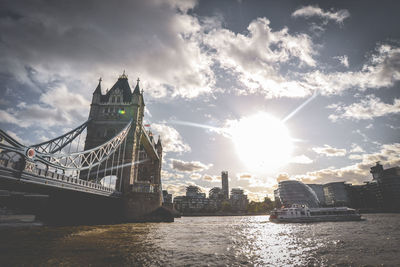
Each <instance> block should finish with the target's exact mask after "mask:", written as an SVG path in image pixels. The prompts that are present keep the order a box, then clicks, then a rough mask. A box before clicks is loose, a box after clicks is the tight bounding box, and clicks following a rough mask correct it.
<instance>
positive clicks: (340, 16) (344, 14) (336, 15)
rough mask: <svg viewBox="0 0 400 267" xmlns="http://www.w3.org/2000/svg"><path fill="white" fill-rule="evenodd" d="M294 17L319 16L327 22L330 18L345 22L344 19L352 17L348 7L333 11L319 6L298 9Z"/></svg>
mask: <svg viewBox="0 0 400 267" xmlns="http://www.w3.org/2000/svg"><path fill="white" fill-rule="evenodd" d="M292 16H293V17H305V18H310V17H319V18H321V19H323V20H324V21H325V22H327V21H328V20H333V21H335V22H336V23H343V21H344V20H345V19H346V18H348V17H350V13H349V11H348V10H346V9H341V10H338V11H336V12H333V11H324V10H322V9H321V8H320V7H318V6H305V7H302V8H299V9H297V10H296V11H295V12H293V13H292Z"/></svg>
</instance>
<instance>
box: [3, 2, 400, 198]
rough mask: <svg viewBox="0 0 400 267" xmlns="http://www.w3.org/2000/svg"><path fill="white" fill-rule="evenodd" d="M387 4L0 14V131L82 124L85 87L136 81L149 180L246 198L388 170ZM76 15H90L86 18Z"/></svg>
mask: <svg viewBox="0 0 400 267" xmlns="http://www.w3.org/2000/svg"><path fill="white" fill-rule="evenodd" d="M399 8H400V4H399V3H397V2H394V1H362V2H361V1H341V2H337V1H296V2H289V1H285V2H282V1H255V0H254V1H250V0H249V1H246V0H243V1H208V0H207V1H194V0H193V1H178V0H171V1H166V2H164V1H158V0H151V1H119V2H118V4H115V3H112V2H110V1H83V2H82V3H80V4H79V5H77V4H75V3H72V2H71V3H70V2H66V3H59V2H47V3H42V2H36V1H2V3H0V10H1V11H0V62H1V64H0V88H1V94H2V97H1V98H0V128H1V129H3V130H5V131H6V132H7V133H8V134H10V135H11V136H13V137H14V138H16V139H17V140H19V141H21V142H22V143H24V144H33V143H39V142H42V141H45V140H48V139H51V138H53V137H56V136H58V135H60V134H62V133H65V132H67V131H68V130H70V129H72V128H74V127H76V126H78V125H80V124H81V123H83V122H84V121H85V120H86V119H87V118H88V114H89V109H90V101H91V97H92V93H93V92H94V90H95V88H96V86H97V84H98V80H99V78H100V77H102V88H103V90H104V92H103V93H105V90H106V88H111V86H112V85H113V84H114V83H115V82H116V80H117V78H118V77H119V75H121V74H122V73H123V72H124V71H125V73H126V74H127V76H128V78H129V83H130V86H131V87H132V88H134V87H135V84H136V82H137V81H136V80H137V79H138V77H139V78H140V88H141V89H143V90H144V102H145V104H146V109H145V124H150V129H151V130H152V131H153V132H154V134H155V135H158V134H160V135H161V139H162V141H163V151H164V157H163V167H162V183H163V187H164V189H167V190H168V192H169V193H173V195H174V196H177V195H183V194H184V193H185V189H186V187H187V186H188V185H197V186H199V187H200V188H202V190H203V192H208V191H209V190H210V189H211V188H213V187H215V186H220V184H221V171H223V170H226V171H228V172H229V187H230V188H242V189H244V193H245V194H246V195H248V196H249V199H251V200H263V198H264V197H265V196H266V194H268V195H269V197H271V198H272V197H273V190H274V189H276V188H277V185H278V182H279V181H282V180H286V179H297V180H300V181H302V182H304V183H315V184H318V183H328V182H339V181H346V182H349V183H353V184H357V183H358V184H359V183H362V182H363V181H367V180H371V179H372V177H371V174H370V173H369V170H370V168H371V167H372V166H373V165H375V162H376V161H381V163H382V164H384V165H385V167H394V166H399V165H400V159H399V156H398V155H399V154H400V135H399V134H398V132H399V129H400V117H399V113H400V90H399V89H400V88H399V85H400V84H399V80H400V65H399V62H400V32H399V30H398V24H399V22H400V19H399V16H398V10H399ZM89 10H90V11H89Z"/></svg>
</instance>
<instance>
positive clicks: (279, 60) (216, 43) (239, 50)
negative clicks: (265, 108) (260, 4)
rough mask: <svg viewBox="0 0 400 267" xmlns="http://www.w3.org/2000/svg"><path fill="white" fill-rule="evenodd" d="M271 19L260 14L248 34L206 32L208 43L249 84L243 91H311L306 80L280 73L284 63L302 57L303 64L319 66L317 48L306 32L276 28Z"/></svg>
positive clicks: (269, 93) (275, 93)
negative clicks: (294, 78)
mask: <svg viewBox="0 0 400 267" xmlns="http://www.w3.org/2000/svg"><path fill="white" fill-rule="evenodd" d="M269 23H270V22H269V20H268V19H266V18H258V19H256V20H254V21H252V22H251V23H250V24H249V26H248V28H247V29H248V34H240V33H238V34H235V33H234V32H232V31H230V30H227V29H221V28H219V29H214V30H212V31H210V32H209V33H208V34H206V35H204V43H205V44H206V45H208V46H209V47H210V48H212V49H214V50H215V54H213V58H214V60H215V61H216V62H218V63H219V65H220V66H221V67H222V68H224V69H226V70H229V71H233V72H234V73H235V74H236V75H237V77H238V80H239V81H240V82H241V83H242V84H243V85H244V86H245V87H246V89H245V90H244V91H243V92H242V93H252V92H261V93H263V94H264V95H265V96H266V97H268V98H271V97H281V96H289V97H304V96H306V95H309V94H310V93H311V91H310V90H309V88H307V86H305V85H303V84H302V83H298V82H295V81H291V80H290V79H287V78H286V77H283V76H281V74H280V73H279V69H280V64H284V63H290V62H293V60H298V62H299V64H300V65H304V66H311V67H313V66H316V62H315V60H314V58H313V55H314V54H315V51H316V50H315V48H314V46H313V43H312V41H311V39H310V37H309V36H308V35H306V34H296V35H291V34H289V31H288V29H287V28H284V29H282V30H280V31H275V32H274V31H273V30H272V29H271V28H270V26H269Z"/></svg>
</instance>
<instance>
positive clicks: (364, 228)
mask: <svg viewBox="0 0 400 267" xmlns="http://www.w3.org/2000/svg"><path fill="white" fill-rule="evenodd" d="M363 216H364V217H365V218H366V219H367V220H366V221H361V222H332V223H330V222H324V223H313V224H274V223H270V222H269V221H268V216H240V217H239V216H237V217H183V218H179V219H176V220H175V222H174V223H142V224H140V223H138V224H119V225H100V226H73V227H46V226H45V227H31V228H16V227H13V228H0V266H21V265H25V266H59V265H61V266H82V265H83V266H332V265H336V266H382V265H383V266H400V214H366V215H363Z"/></svg>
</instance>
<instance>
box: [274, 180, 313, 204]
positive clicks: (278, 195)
mask: <svg viewBox="0 0 400 267" xmlns="http://www.w3.org/2000/svg"><path fill="white" fill-rule="evenodd" d="M274 195H275V201H276V202H277V203H278V204H277V205H280V206H285V207H290V206H292V205H293V204H300V205H307V206H308V207H310V208H316V207H319V206H320V204H319V201H318V198H317V195H316V194H315V192H314V191H313V190H312V189H311V188H310V187H309V186H307V185H306V184H304V183H302V182H300V181H296V180H286V181H281V182H279V185H278V189H277V190H275V191H274Z"/></svg>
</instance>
